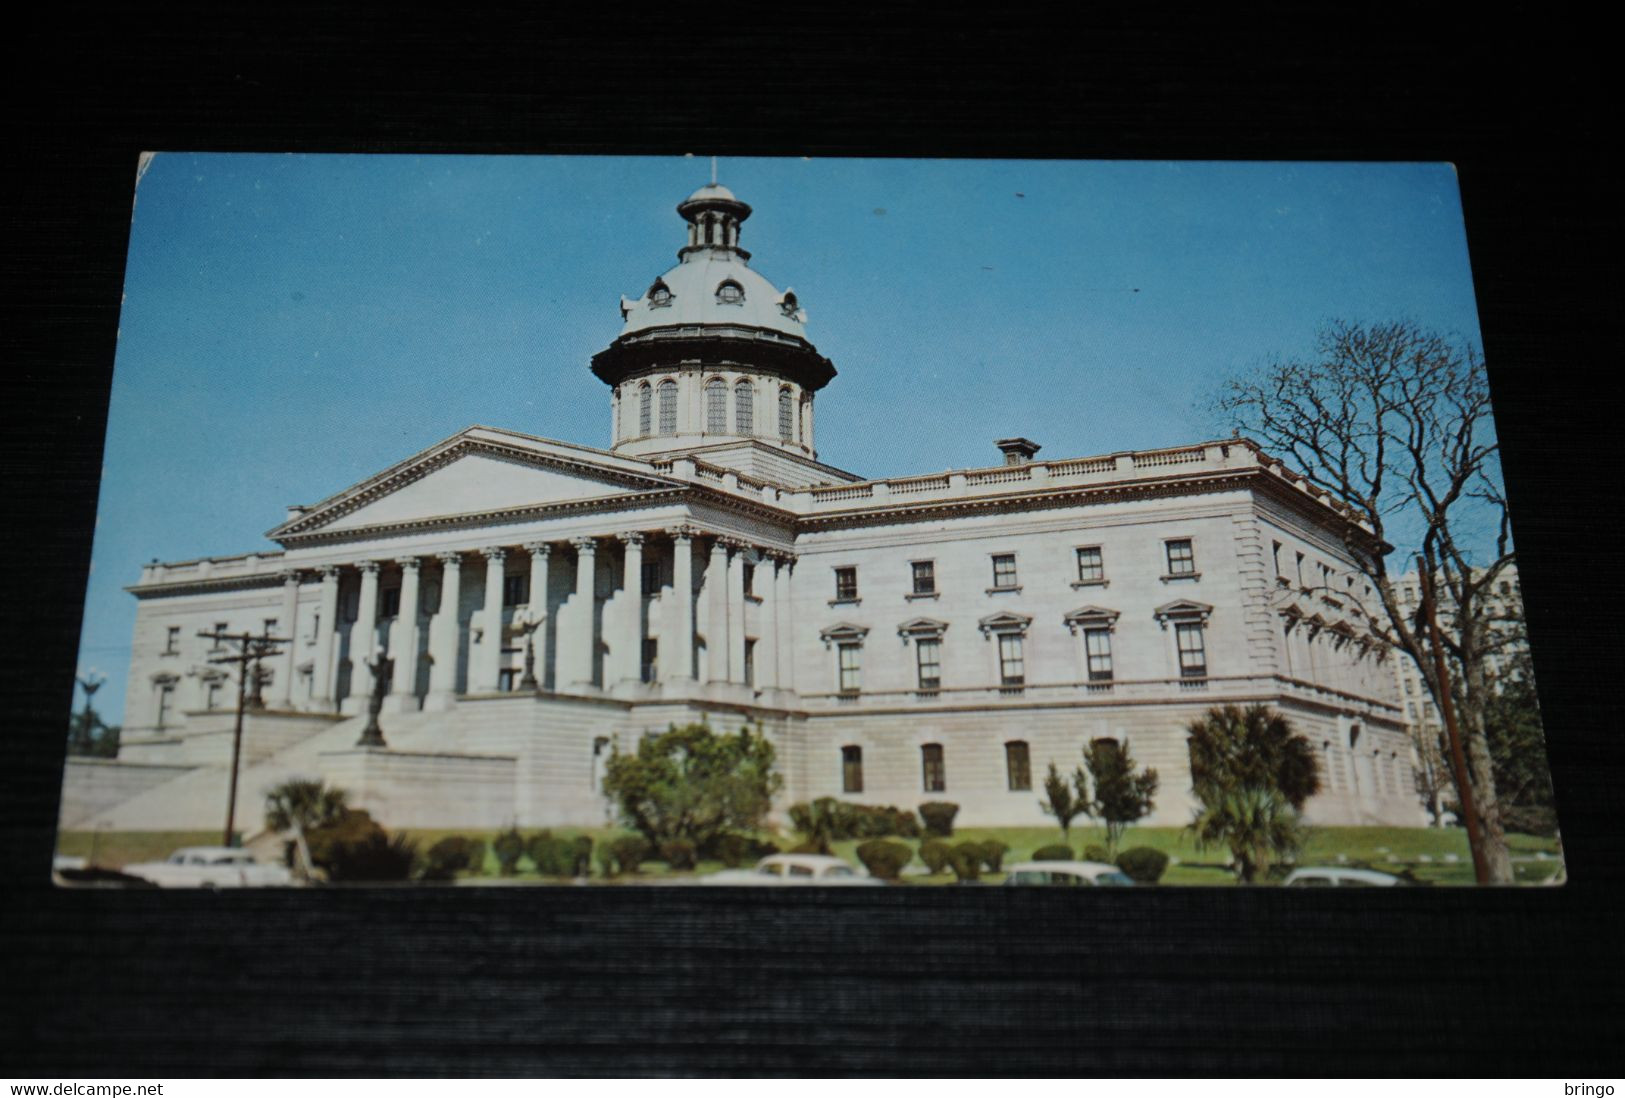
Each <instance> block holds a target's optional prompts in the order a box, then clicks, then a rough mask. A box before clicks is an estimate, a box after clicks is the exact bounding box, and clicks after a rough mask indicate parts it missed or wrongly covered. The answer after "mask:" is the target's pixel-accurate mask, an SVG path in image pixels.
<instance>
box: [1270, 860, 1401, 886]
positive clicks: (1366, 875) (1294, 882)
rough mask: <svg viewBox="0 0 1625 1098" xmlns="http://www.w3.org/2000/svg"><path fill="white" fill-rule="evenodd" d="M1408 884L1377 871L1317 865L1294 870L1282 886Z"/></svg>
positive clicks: (1391, 875) (1390, 874)
mask: <svg viewBox="0 0 1625 1098" xmlns="http://www.w3.org/2000/svg"><path fill="white" fill-rule="evenodd" d="M1406 883H1408V882H1406V881H1404V880H1401V879H1400V878H1398V877H1396V876H1394V875H1393V874H1392V873H1379V872H1377V871H1376V870H1375V869H1350V868H1348V867H1347V866H1333V865H1315V866H1309V867H1307V868H1305V869H1294V870H1293V871H1292V872H1291V873H1288V874H1287V876H1286V880H1284V881H1282V882H1281V884H1283V885H1284V886H1286V887H1288V888H1387V887H1389V886H1391V885H1402V884H1406Z"/></svg>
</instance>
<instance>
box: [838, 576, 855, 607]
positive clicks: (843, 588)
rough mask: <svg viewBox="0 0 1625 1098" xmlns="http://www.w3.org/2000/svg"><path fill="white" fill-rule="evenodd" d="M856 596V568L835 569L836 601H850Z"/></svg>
mask: <svg viewBox="0 0 1625 1098" xmlns="http://www.w3.org/2000/svg"><path fill="white" fill-rule="evenodd" d="M857 597H858V570H857V569H856V568H837V569H835V600H836V601H837V602H850V601H852V600H853V599H855V598H857Z"/></svg>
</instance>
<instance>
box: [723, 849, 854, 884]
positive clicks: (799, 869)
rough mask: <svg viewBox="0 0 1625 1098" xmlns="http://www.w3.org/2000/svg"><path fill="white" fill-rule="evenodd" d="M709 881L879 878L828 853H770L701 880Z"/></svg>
mask: <svg viewBox="0 0 1625 1098" xmlns="http://www.w3.org/2000/svg"><path fill="white" fill-rule="evenodd" d="M701 883H702V884H708V885H744V886H747V887H748V886H751V885H836V886H844V885H878V884H881V883H882V882H881V881H878V880H876V879H875V878H873V877H869V876H866V875H864V874H862V873H859V872H858V871H857V870H855V869H853V868H852V867H851V866H850V865H848V864H846V862H844V861H842V860H841V859H840V858H835V857H831V856H829V855H827V854H770V855H768V856H767V857H765V858H763V859H762V860H761V861H759V862H757V863H756V868H755V869H725V870H723V871H722V872H721V873H713V874H711V875H710V876H709V877H705V878H703V879H702V881H701Z"/></svg>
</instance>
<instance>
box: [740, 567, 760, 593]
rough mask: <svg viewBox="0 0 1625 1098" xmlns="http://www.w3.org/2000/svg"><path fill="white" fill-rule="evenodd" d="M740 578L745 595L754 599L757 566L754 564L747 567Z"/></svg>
mask: <svg viewBox="0 0 1625 1098" xmlns="http://www.w3.org/2000/svg"><path fill="white" fill-rule="evenodd" d="M739 578H740V583H741V586H743V587H744V589H745V594H746V595H749V596H753V597H754V596H755V594H756V566H755V565H754V564H747V565H745V567H744V569H743V571H742V573H741V575H740V577H739Z"/></svg>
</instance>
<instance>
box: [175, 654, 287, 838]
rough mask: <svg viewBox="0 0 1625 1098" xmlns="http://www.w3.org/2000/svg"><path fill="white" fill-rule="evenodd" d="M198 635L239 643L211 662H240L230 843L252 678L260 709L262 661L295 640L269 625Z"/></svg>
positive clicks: (228, 822)
mask: <svg viewBox="0 0 1625 1098" xmlns="http://www.w3.org/2000/svg"><path fill="white" fill-rule="evenodd" d="M198 636H200V637H206V638H208V639H209V640H212V641H214V646H215V647H216V648H219V647H221V646H222V645H223V644H225V643H226V642H228V641H229V642H231V643H233V644H236V645H239V646H240V647H239V648H238V649H237V651H236V652H233V653H230V654H228V655H222V656H212V657H210V659H209V662H210V663H234V664H236V665H237V721H236V725H235V727H234V728H233V730H232V734H231V784H230V785H229V786H228V787H227V791H226V832H225V837H224V838H223V839H222V840H221V843H220V845H221V846H230V845H231V837H232V833H233V832H234V831H236V824H237V765H238V760H239V759H240V758H241V757H242V750H243V710H244V708H245V707H246V706H248V705H249V704H250V698H249V693H248V680H249V679H250V678H252V679H253V680H254V694H253V705H254V707H255V708H256V709H258V708H262V707H263V705H264V702H262V701H260V682H261V668H260V661H261V660H263V659H265V658H266V657H267V656H275V655H280V650H279V649H277V648H276V647H275V646H276V645H278V644H291V643H293V642H292V639H291V638H288V637H273V636H271V630H270V628H269V627H267V628H266V630H265V632H264V633H262V634H261V635H260V636H257V637H256V636H254V634H252V633H248V632H244V633H240V634H235V633H224V632H219V631H215V632H209V633H199V634H198Z"/></svg>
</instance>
